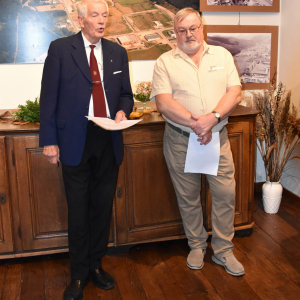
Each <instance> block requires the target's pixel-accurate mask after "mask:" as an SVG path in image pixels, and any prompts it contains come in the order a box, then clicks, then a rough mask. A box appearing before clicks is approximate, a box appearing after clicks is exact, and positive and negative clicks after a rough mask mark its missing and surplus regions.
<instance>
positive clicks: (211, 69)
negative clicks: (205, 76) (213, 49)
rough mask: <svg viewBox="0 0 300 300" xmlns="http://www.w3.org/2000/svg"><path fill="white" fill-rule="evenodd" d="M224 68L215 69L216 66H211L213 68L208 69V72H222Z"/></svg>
mask: <svg viewBox="0 0 300 300" xmlns="http://www.w3.org/2000/svg"><path fill="white" fill-rule="evenodd" d="M223 69H224V67H216V66H213V67H210V69H209V70H208V71H209V72H212V71H217V70H223Z"/></svg>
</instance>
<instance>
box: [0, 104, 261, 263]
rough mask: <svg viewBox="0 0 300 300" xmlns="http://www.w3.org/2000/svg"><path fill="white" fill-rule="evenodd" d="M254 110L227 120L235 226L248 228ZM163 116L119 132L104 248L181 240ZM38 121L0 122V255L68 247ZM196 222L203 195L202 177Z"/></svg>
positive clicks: (56, 180) (56, 174) (61, 203)
mask: <svg viewBox="0 0 300 300" xmlns="http://www.w3.org/2000/svg"><path fill="white" fill-rule="evenodd" d="M256 113H257V111H256V110H254V109H251V108H246V107H242V106H238V107H237V108H236V110H235V111H234V112H233V113H232V115H231V116H230V119H229V123H228V124H227V128H228V132H229V139H230V143H231V147H232V152H233V157H234V162H235V170H236V172H235V177H236V182H237V185H236V213H235V229H236V232H241V231H242V232H245V231H246V232H247V233H251V229H252V227H253V217H252V206H253V193H254V166H255V153H256V151H255V131H254V130H255V116H256ZM164 126H165V121H164V119H163V118H162V117H161V115H160V114H158V113H152V114H149V115H144V116H143V121H141V122H140V123H138V124H137V125H135V126H133V127H131V128H129V129H126V130H124V131H123V136H124V147H125V155H124V160H123V163H122V165H121V166H120V170H119V176H118V182H117V188H116V193H115V199H114V206H113V213H112V220H111V228H110V237H109V246H121V245H129V244H136V243H144V242H150V241H158V240H169V239H177V238H184V237H185V235H184V230H183V226H182V222H181V217H180V213H179V210H178V207H177V202H176V197H175V192H174V189H173V186H172V182H171V179H170V176H169V172H168V169H167V166H166V163H165V160H164V156H163V150H162V149H163V133H164ZM38 141H39V126H38V125H36V124H28V125H23V126H21V125H13V124H11V123H10V122H8V123H0V225H1V226H0V258H10V257H21V256H32V255H39V254H47V253H57V252H64V251H68V248H67V247H68V240H67V204H66V199H65V194H64V186H63V180H62V172H61V166H55V165H51V164H50V163H48V161H47V160H46V159H45V157H44V156H43V153H42V148H39V145H38ZM201 201H202V205H203V211H204V224H205V227H206V228H207V230H208V231H210V230H211V216H210V215H211V214H210V211H211V196H210V193H209V186H208V184H207V181H206V179H205V176H202V187H201Z"/></svg>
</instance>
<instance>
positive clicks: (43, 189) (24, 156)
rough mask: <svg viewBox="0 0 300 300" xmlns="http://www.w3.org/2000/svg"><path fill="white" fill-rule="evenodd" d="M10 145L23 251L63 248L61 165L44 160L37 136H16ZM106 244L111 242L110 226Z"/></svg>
mask: <svg viewBox="0 0 300 300" xmlns="http://www.w3.org/2000/svg"><path fill="white" fill-rule="evenodd" d="M13 141H14V152H15V164H16V173H17V185H18V194H19V209H20V223H21V228H20V231H21V236H22V246H23V250H42V249H49V248H66V247H67V246H68V237H67V235H68V233H67V230H68V208H67V201H66V197H65V189H64V184H63V178H62V170H61V165H59V166H57V165H53V164H50V163H49V162H48V160H47V159H46V158H45V157H44V155H43V149H42V148H39V146H38V142H39V138H38V135H32V136H17V137H14V138H13ZM111 223H112V224H113V223H114V222H113V221H112V222H111ZM109 242H110V244H113V242H114V227H113V226H111V230H110V237H109ZM56 252H57V251H56Z"/></svg>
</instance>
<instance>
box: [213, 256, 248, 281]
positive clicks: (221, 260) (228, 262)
mask: <svg viewBox="0 0 300 300" xmlns="http://www.w3.org/2000/svg"><path fill="white" fill-rule="evenodd" d="M211 258H212V260H213V261H214V262H215V263H216V264H218V265H221V266H223V267H224V268H225V270H226V272H227V273H229V274H230V275H233V276H242V275H244V274H245V269H244V267H243V265H242V264H241V263H240V262H239V261H238V260H237V259H236V258H235V256H234V255H233V254H232V255H230V256H226V257H217V256H215V255H213V256H212V257H211Z"/></svg>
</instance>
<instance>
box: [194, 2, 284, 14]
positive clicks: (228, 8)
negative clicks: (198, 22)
mask: <svg viewBox="0 0 300 300" xmlns="http://www.w3.org/2000/svg"><path fill="white" fill-rule="evenodd" d="M208 1H211V3H212V2H214V0H200V11H201V12H203V11H222V12H234V11H236V12H279V11H280V0H250V1H255V2H257V3H259V2H260V1H262V2H261V3H264V2H266V3H267V2H269V1H272V5H271V6H254V5H249V6H247V5H220V4H218V5H209V4H208V3H209V2H208ZM219 1H224V3H230V1H233V2H235V1H237V0H219Z"/></svg>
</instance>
